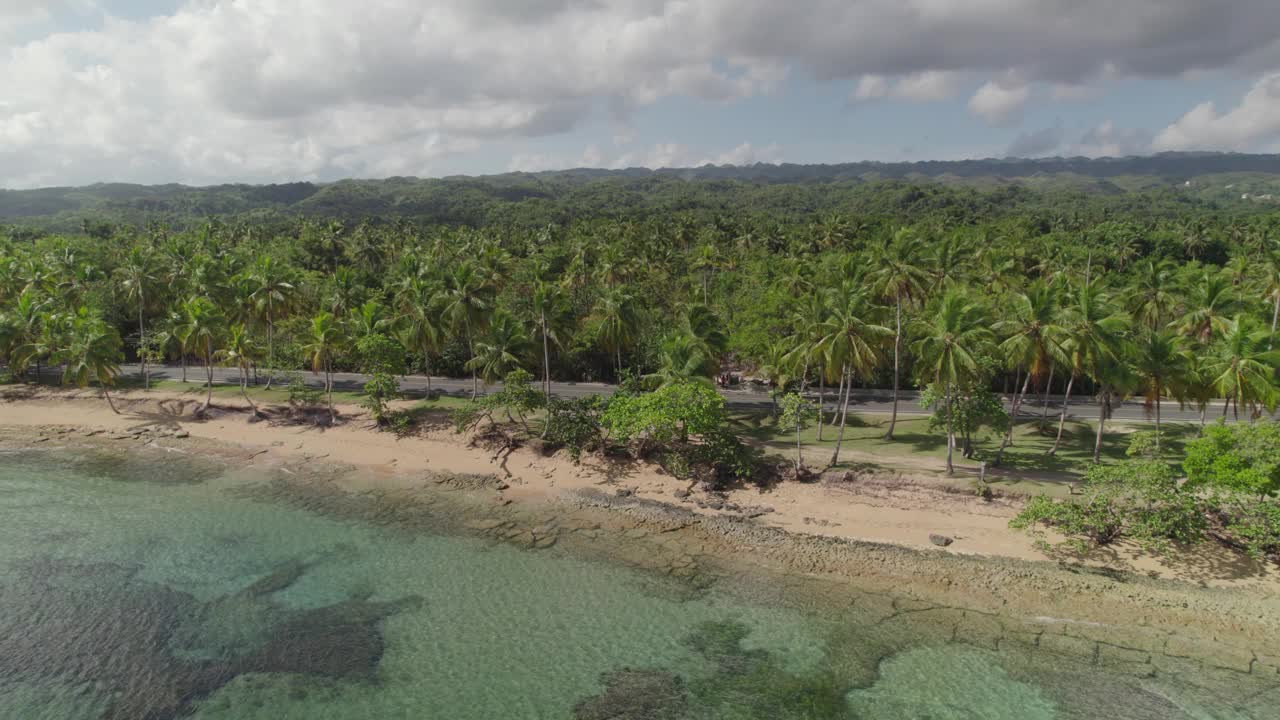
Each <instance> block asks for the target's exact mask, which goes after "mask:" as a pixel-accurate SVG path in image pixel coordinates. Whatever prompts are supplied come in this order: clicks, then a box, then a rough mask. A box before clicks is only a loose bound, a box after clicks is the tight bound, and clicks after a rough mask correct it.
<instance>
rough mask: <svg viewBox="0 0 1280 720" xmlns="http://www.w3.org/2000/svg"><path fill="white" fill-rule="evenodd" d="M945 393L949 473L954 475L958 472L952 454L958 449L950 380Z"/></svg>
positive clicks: (944, 389)
mask: <svg viewBox="0 0 1280 720" xmlns="http://www.w3.org/2000/svg"><path fill="white" fill-rule="evenodd" d="M943 393H944V394H945V395H946V396H947V474H948V475H954V474H955V473H956V467H955V464H954V463H953V462H952V455H953V454H954V452H955V449H956V431H955V425H954V424H953V423H952V417H951V381H950V380H948V381H947V383H946V385H945V386H944V387H943Z"/></svg>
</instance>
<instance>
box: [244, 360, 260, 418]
mask: <svg viewBox="0 0 1280 720" xmlns="http://www.w3.org/2000/svg"><path fill="white" fill-rule="evenodd" d="M240 394H241V395H243V396H244V401H245V402H247V403H249V412H250V413H252V414H253V417H258V406H257V405H254V404H253V400H252V399H251V398H250V397H249V373H248V371H247V370H245V367H244V365H241V366H240Z"/></svg>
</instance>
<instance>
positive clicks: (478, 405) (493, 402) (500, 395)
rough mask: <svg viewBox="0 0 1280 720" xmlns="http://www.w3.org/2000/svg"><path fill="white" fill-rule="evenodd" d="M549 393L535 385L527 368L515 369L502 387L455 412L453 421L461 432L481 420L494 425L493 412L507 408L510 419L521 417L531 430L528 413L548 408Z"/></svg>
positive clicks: (474, 425) (515, 419)
mask: <svg viewBox="0 0 1280 720" xmlns="http://www.w3.org/2000/svg"><path fill="white" fill-rule="evenodd" d="M546 404H547V396H546V394H545V393H543V392H542V391H541V390H539V389H537V388H536V387H534V386H533V376H532V375H530V374H529V373H528V372H526V371H524V370H513V371H512V372H510V373H508V374H507V377H506V378H505V379H504V380H503V383H502V390H500V391H499V392H496V393H493V394H492V395H486V396H484V397H482V398H478V399H476V400H472V401H471V402H469V403H467V405H466V406H464V407H462V408H459V409H458V410H455V411H454V412H453V423H454V426H455V427H456V428H457V429H458V432H465V431H467V430H470V429H472V428H474V427H476V426H477V425H479V424H480V423H481V422H485V421H488V422H489V424H494V423H495V422H496V421H495V420H494V418H493V414H494V413H495V412H498V411H504V412H505V413H506V416H507V421H508V422H516V421H517V420H518V421H519V422H520V424H521V425H523V426H524V429H525V431H526V432H528V430H529V423H528V415H529V413H531V412H533V411H535V410H537V409H538V408H542V407H545V406H546Z"/></svg>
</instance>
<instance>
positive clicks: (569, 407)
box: [545, 395, 605, 463]
mask: <svg viewBox="0 0 1280 720" xmlns="http://www.w3.org/2000/svg"><path fill="white" fill-rule="evenodd" d="M604 407H605V401H604V398H602V397H600V396H599V395H588V396H586V397H578V398H568V399H565V398H558V397H552V398H550V399H549V400H548V402H547V420H546V422H547V429H546V435H545V438H546V440H547V442H549V443H553V444H555V445H560V446H562V447H564V448H566V449H568V451H569V455H570V457H572V458H573V461H574V462H575V463H576V462H578V461H580V460H581V459H582V453H583V452H590V451H593V450H596V449H598V448H599V447H600V443H601V426H600V416H601V415H602V414H603V413H604Z"/></svg>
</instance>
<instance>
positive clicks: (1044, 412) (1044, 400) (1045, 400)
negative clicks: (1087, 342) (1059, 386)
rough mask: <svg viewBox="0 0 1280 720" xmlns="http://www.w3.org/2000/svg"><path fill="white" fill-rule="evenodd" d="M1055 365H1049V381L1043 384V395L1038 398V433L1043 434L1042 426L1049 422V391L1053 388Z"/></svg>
mask: <svg viewBox="0 0 1280 720" xmlns="http://www.w3.org/2000/svg"><path fill="white" fill-rule="evenodd" d="M1057 369H1058V368H1057V365H1056V364H1054V363H1049V380H1048V381H1046V382H1045V384H1044V395H1042V396H1041V397H1040V408H1041V412H1040V432H1044V426H1045V425H1046V424H1048V422H1049V389H1050V388H1052V387H1053V371H1054V370H1057Z"/></svg>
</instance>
